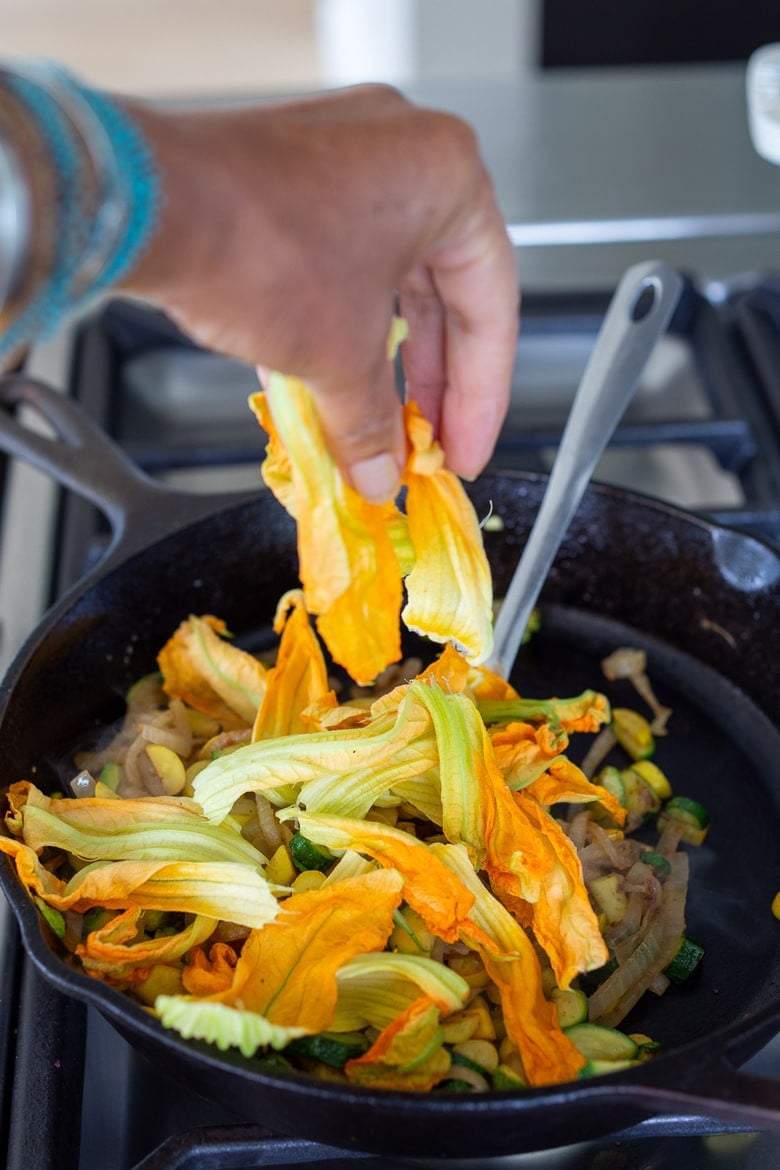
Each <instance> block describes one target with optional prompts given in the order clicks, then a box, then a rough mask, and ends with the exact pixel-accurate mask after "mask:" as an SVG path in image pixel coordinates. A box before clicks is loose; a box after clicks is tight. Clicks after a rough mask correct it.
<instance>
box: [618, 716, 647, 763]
mask: <svg viewBox="0 0 780 1170" xmlns="http://www.w3.org/2000/svg"><path fill="white" fill-rule="evenodd" d="M612 730H613V732H614V734H615V739H616V740H617V741H618V743H619V744H620V746H621V747H622V748H623V750H624V751H626V752H628V754H629V755H630V757H631V759H632V760H647V759H649V758H650V756H652V754H653V752H654V751H655V738H654V736H653V733H652V731H651V729H650V724H649V723H648V721H647V720H646V719H645V717H644V715H640V714H639V712H638V711H632V710H631V708H630V707H613V708H612Z"/></svg>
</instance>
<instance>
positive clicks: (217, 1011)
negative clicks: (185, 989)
mask: <svg viewBox="0 0 780 1170" xmlns="http://www.w3.org/2000/svg"><path fill="white" fill-rule="evenodd" d="M154 1010H155V1012H156V1013H157V1015H158V1016H159V1017H160V1020H161V1021H162V1023H163V1024H164V1026H165V1027H166V1028H170V1029H171V1030H172V1031H174V1032H178V1033H179V1035H180V1036H183V1037H184V1038H185V1040H205V1041H206V1043H207V1044H214V1045H216V1047H217V1048H218V1049H219V1050H220V1052H227V1050H228V1049H229V1048H238V1049H239V1051H240V1052H241V1053H242V1054H243V1055H244V1056H246V1057H250V1056H254V1054H255V1053H256V1052H257V1051H258V1049H260V1048H274V1049H276V1050H277V1051H278V1050H279V1049H280V1048H286V1047H287V1045H288V1044H289V1043H290V1041H291V1040H297V1039H298V1037H299V1036H304V1035H305V1034H306V1029H305V1028H283V1027H280V1026H279V1025H278V1024H271V1023H270V1022H269V1021H268V1020H266V1019H264V1018H263V1016H260V1015H258V1014H257V1013H256V1012H248V1011H243V1010H242V1009H241V1008H236V1007H229V1006H228V1005H227V1004H223V1003H214V1002H213V1001H211V1000H203V999H190V998H189V997H188V996H186V995H158V996H157V998H156V1000H155V1001H154Z"/></svg>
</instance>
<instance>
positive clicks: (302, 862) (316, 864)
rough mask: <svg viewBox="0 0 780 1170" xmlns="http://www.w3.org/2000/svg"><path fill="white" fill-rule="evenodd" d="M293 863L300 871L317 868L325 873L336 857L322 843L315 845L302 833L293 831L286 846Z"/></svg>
mask: <svg viewBox="0 0 780 1170" xmlns="http://www.w3.org/2000/svg"><path fill="white" fill-rule="evenodd" d="M288 848H289V850H290V856H291V857H292V862H293V865H294V866H295V868H296V869H297V870H299V871H300V872H301V873H303V872H304V870H307V869H317V870H319V871H320V873H325V872H326V871H327V870H329V869H330V867H331V866H332V865H333V862H334V861H335V860H336V858H335V857H334V856H333V854H332V853H331V851H330V850H329V849H326V848H325V846H324V845H315V844H314V842H313V841H310V840H309V838H308V837H304V835H303V833H295V835H294V836H293V837H292V838H291V839H290V844H289V846H288Z"/></svg>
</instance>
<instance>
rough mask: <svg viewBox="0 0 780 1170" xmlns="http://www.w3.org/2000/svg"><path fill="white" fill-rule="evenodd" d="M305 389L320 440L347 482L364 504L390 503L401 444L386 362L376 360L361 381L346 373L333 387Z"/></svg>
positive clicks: (403, 443)
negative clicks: (320, 432) (317, 421)
mask: <svg viewBox="0 0 780 1170" xmlns="http://www.w3.org/2000/svg"><path fill="white" fill-rule="evenodd" d="M353 379H354V380H353ZM309 384H310V386H311V390H312V394H313V395H314V399H315V402H316V405H317V411H318V414H319V417H320V422H321V424H322V428H323V431H324V432H325V438H326V441H327V443H328V446H329V448H330V451H331V453H332V455H333V457H334V459H335V460H336V463H337V464H338V466H339V468H340V470H341V472H342V474H343V475H344V478H345V479H346V481H347V483H349V484H350V485H351V486H352V487H353V488H354V489H355V490H356V491H358V492H359V493H360V494H361V495H362V496H363V497H364V498H365V499H367V500H368V501H369V502H370V503H374V504H383V503H386V502H387V501H388V500H392V499H394V498H395V497H396V496H397V494H398V490H399V487H400V482H401V472H402V471H403V466H404V462H405V459H406V440H405V435H404V427H403V418H402V413H401V403H400V400H399V397H398V394H397V393H396V390H395V384H394V377H393V366H392V363H391V362H389V361H387V360H386V359H385V358H384V355H382V360H381V361H380V362H379V363H378V364H377V365H376V367H375V369H374V370H373V371H372V373H371V374H370V375H369V376H367V377H365V378H354V374H352V375H351V376H350V377H349V379H345V380H343V381H340V382H337V383H330V382H324V381H316V380H311V381H310V383H309Z"/></svg>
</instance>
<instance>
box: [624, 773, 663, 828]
mask: <svg viewBox="0 0 780 1170" xmlns="http://www.w3.org/2000/svg"><path fill="white" fill-rule="evenodd" d="M621 775H622V778H623V784H624V786H625V790H626V802H625V807H626V808H627V809H628V812H629V815H630V816H631V817H632V818H633V819H634V821H636V822H639V823H641V822H642V821H645V820H647V818H648V817H650V816H652V815H653V814H654V813H657V812H658V810H659V809H660V807H661V799H660V797H659V796H658V795H657V793H656V792H655V790H654V789H653V788H652V787H651V785H650V784H648V782H647V780H645V778H644V776H643V775H642V774H641V772H639V771H638V770H637V769H636V768H633V767H632V768H625V769H624V770H623V772H622V773H621Z"/></svg>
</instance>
